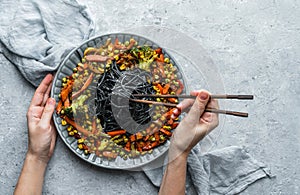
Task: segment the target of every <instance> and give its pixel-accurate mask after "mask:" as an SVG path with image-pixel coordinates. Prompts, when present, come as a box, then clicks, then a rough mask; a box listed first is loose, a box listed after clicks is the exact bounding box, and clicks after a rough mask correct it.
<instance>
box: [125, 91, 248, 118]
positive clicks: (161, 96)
mask: <svg viewBox="0 0 300 195" xmlns="http://www.w3.org/2000/svg"><path fill="white" fill-rule="evenodd" d="M133 96H134V97H152V98H185V99H195V98H196V96H192V95H156V94H134V95H133ZM210 98H211V99H237V100H253V95H227V94H221V95H210ZM129 100H130V101H133V102H138V103H144V104H153V105H161V106H168V107H176V106H177V104H172V103H164V102H155V101H150V100H139V99H132V98H130V99H129ZM205 111H206V112H213V113H219V114H227V115H233V116H239V117H248V113H245V112H236V111H230V110H218V109H214V108H206V109H205Z"/></svg>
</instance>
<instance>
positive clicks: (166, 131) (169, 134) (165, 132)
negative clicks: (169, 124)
mask: <svg viewBox="0 0 300 195" xmlns="http://www.w3.org/2000/svg"><path fill="white" fill-rule="evenodd" d="M160 131H161V132H162V133H163V134H165V135H167V136H168V137H171V136H172V132H171V131H168V130H165V129H163V128H161V129H160Z"/></svg>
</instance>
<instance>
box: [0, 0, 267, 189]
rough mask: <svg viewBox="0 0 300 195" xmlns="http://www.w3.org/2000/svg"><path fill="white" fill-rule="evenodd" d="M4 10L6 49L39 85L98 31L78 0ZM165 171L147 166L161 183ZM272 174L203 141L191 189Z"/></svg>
mask: <svg viewBox="0 0 300 195" xmlns="http://www.w3.org/2000/svg"><path fill="white" fill-rule="evenodd" d="M0 10H1V13H0V15H1V17H2V20H1V21H0V52H1V53H3V54H4V55H5V56H6V58H7V59H8V60H9V61H11V62H12V63H13V64H14V65H15V66H16V67H17V68H18V69H19V70H20V72H21V73H22V74H23V76H24V77H25V78H26V79H27V80H28V81H29V82H30V83H32V84H33V85H34V86H38V85H39V83H40V81H41V80H42V79H43V78H44V76H45V75H46V74H47V73H49V72H53V71H55V70H57V68H58V66H59V64H60V62H61V61H62V59H63V58H64V56H65V55H66V54H67V53H68V52H69V51H70V50H72V49H73V48H74V47H75V46H77V45H79V44H80V43H81V42H82V41H84V40H87V39H88V38H90V37H91V36H92V35H93V34H94V31H95V30H94V22H93V20H92V18H91V16H90V13H89V11H88V9H87V7H86V6H84V5H82V4H80V3H79V2H78V1H77V0H60V1H48V0H20V1H18V2H17V1H11V0H2V2H1V9H0ZM166 160H167V157H166V156H165V161H166ZM149 166H150V168H149ZM164 169H165V166H161V167H159V168H156V169H151V165H147V166H145V167H144V171H145V174H146V175H147V176H148V178H149V179H150V180H151V182H152V183H153V184H154V185H155V186H157V187H159V186H160V184H161V180H162V176H163V171H164ZM267 176H271V174H270V171H269V169H268V168H267V167H266V166H265V165H264V164H262V163H260V162H258V161H256V160H255V159H253V158H252V157H251V156H250V155H249V154H248V153H247V152H246V151H245V150H244V149H242V148H239V147H227V148H223V149H219V150H215V151H211V152H209V153H206V154H201V152H200V146H199V145H197V146H196V147H195V148H194V149H193V150H192V152H191V154H190V155H189V158H188V174H187V182H186V186H187V193H188V194H189V193H191V192H196V193H197V194H236V193H239V192H241V191H242V190H244V189H245V188H246V187H247V186H248V185H250V184H251V183H253V182H255V181H256V180H258V179H260V178H263V177H267ZM192 187H193V188H192ZM191 189H194V191H191Z"/></svg>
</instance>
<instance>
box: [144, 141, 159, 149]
mask: <svg viewBox="0 0 300 195" xmlns="http://www.w3.org/2000/svg"><path fill="white" fill-rule="evenodd" d="M158 144H159V142H147V144H146V145H145V146H144V147H143V150H151V149H152V148H154V147H155V146H158Z"/></svg>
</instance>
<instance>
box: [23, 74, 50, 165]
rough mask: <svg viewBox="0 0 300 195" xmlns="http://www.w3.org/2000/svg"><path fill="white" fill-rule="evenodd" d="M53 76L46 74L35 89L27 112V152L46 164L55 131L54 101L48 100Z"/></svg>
mask: <svg viewBox="0 0 300 195" xmlns="http://www.w3.org/2000/svg"><path fill="white" fill-rule="evenodd" d="M52 79H53V76H52V75H51V74H48V75H47V76H46V77H45V78H44V80H43V81H42V82H41V84H40V85H39V87H38V88H37V89H36V91H35V94H34V96H33V98H32V100H31V103H30V106H29V109H28V112H27V123H28V152H27V156H28V155H29V156H31V157H34V158H36V159H38V160H40V161H42V162H43V163H45V164H47V163H48V161H49V160H50V158H51V156H52V154H53V150H54V147H55V141H56V130H55V127H54V125H53V121H52V120H51V119H52V114H53V112H54V109H55V99H53V98H49V93H50V89H51V83H52Z"/></svg>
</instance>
